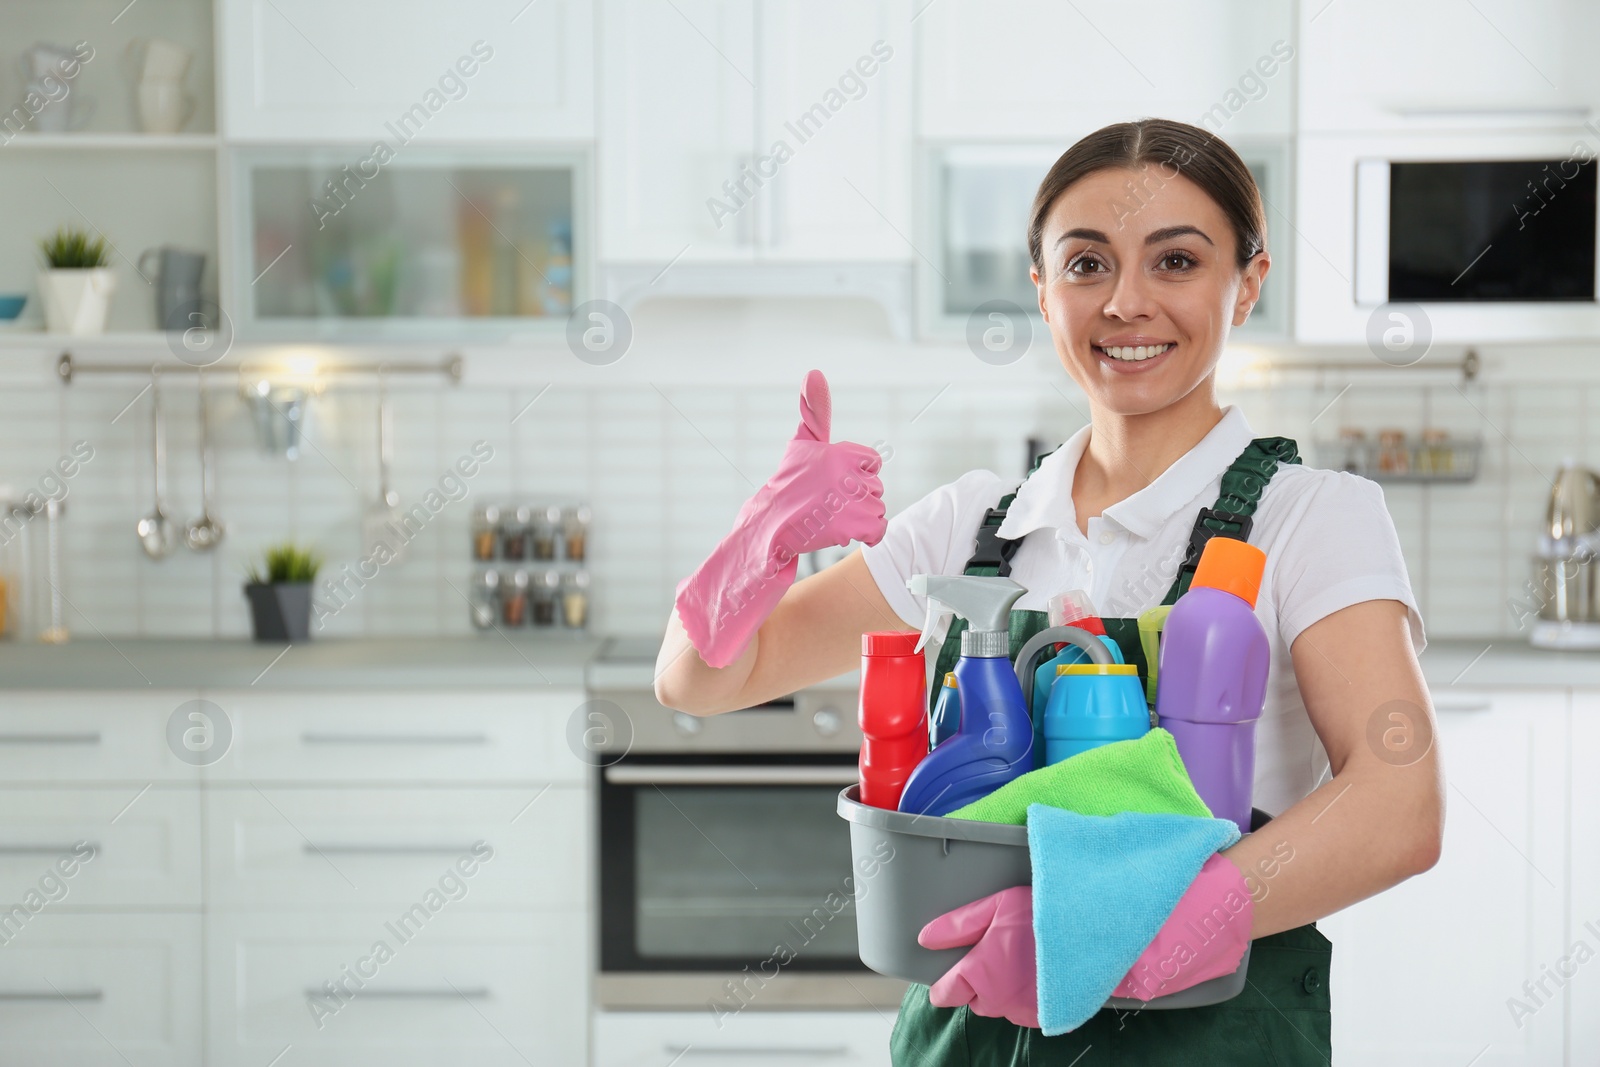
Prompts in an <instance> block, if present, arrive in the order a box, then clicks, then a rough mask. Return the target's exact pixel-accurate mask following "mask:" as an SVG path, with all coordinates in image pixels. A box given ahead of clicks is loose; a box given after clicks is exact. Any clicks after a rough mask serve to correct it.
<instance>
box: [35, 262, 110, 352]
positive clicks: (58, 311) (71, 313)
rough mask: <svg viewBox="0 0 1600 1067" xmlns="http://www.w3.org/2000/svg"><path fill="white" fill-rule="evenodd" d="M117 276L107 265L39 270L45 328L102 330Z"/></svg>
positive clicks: (67, 331)
mask: <svg viewBox="0 0 1600 1067" xmlns="http://www.w3.org/2000/svg"><path fill="white" fill-rule="evenodd" d="M116 288H117V279H116V275H115V274H113V273H112V270H111V268H110V267H87V268H84V267H79V268H73V269H70V270H56V269H51V270H46V271H42V272H40V274H39V296H40V298H41V299H42V300H43V301H44V323H45V330H46V331H48V332H50V333H65V334H72V335H74V336H79V337H82V336H85V335H89V334H99V333H105V331H106V312H107V311H108V310H109V309H110V306H111V294H112V293H113V292H115V291H116Z"/></svg>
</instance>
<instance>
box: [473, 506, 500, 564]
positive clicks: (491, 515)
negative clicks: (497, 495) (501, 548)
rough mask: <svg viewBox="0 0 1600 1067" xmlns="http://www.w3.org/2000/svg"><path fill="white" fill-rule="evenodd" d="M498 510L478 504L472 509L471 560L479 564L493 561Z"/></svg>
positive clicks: (494, 507)
mask: <svg viewBox="0 0 1600 1067" xmlns="http://www.w3.org/2000/svg"><path fill="white" fill-rule="evenodd" d="M499 527H500V508H499V507H498V506H497V505H494V504H479V505H478V506H477V507H475V508H473V509H472V558H473V559H475V560H478V561H479V562H487V561H488V560H492V559H494V544H495V539H496V538H498V537H499V535H500V529H499Z"/></svg>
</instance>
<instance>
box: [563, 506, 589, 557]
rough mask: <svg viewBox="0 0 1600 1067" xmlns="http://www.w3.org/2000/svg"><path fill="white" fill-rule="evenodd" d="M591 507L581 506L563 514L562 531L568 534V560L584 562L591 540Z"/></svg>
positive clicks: (569, 509)
mask: <svg viewBox="0 0 1600 1067" xmlns="http://www.w3.org/2000/svg"><path fill="white" fill-rule="evenodd" d="M589 516H590V512H589V505H587V504H579V505H578V506H577V507H575V508H568V509H567V510H566V511H565V512H563V513H562V529H563V530H564V531H565V533H566V539H565V540H566V552H567V558H568V559H571V560H577V561H579V562H582V560H583V553H584V549H585V548H587V547H588V540H589Z"/></svg>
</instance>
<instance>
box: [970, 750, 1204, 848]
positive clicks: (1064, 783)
mask: <svg viewBox="0 0 1600 1067" xmlns="http://www.w3.org/2000/svg"><path fill="white" fill-rule="evenodd" d="M1029 804H1046V805H1048V806H1050V807H1052V808H1065V809H1066V810H1067V811H1075V812H1077V813H1078V814H1080V815H1102V816H1107V817H1109V816H1112V815H1118V814H1121V813H1122V812H1125V811H1137V812H1143V813H1145V814H1148V815H1194V816H1198V817H1200V818H1204V819H1209V818H1211V809H1209V808H1207V807H1206V805H1205V801H1203V800H1201V799H1200V794H1199V793H1196V792H1195V791H1194V783H1193V782H1191V781H1190V780H1189V772H1188V771H1187V770H1185V769H1184V766H1183V759H1182V757H1180V756H1179V755H1178V743H1177V742H1176V741H1175V740H1173V737H1172V735H1171V734H1170V733H1168V732H1167V731H1166V730H1163V729H1161V727H1159V726H1157V727H1155V728H1154V729H1152V730H1151V731H1150V732H1149V733H1147V734H1145V735H1144V736H1143V737H1140V738H1136V739H1134V740H1132V741H1113V742H1111V743H1110V744H1108V745H1100V746H1099V747H1097V748H1091V749H1090V750H1089V751H1087V752H1080V753H1078V754H1077V755H1076V756H1073V757H1071V758H1069V759H1064V760H1062V761H1061V762H1060V763H1052V764H1050V765H1049V766H1048V767H1041V768H1039V769H1038V770H1036V771H1029V772H1028V773H1027V774H1024V775H1022V776H1021V777H1020V778H1014V779H1012V780H1011V781H1009V782H1007V783H1006V784H1005V785H1003V786H1001V787H1000V788H999V789H996V790H995V791H994V792H993V793H990V794H989V795H988V796H986V797H980V798H979V799H977V800H974V801H973V802H972V803H971V804H968V805H967V806H966V807H964V808H957V809H956V810H955V811H952V812H951V813H950V814H949V816H948V818H951V819H973V820H976V821H978V822H999V823H1008V824H1010V825H1012V826H1024V825H1026V824H1027V822H1028V805H1029Z"/></svg>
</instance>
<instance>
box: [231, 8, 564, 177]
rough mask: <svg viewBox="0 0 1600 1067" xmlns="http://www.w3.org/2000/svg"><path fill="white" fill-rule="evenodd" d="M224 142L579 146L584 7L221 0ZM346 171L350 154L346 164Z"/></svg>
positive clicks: (354, 158) (396, 147) (402, 148)
mask: <svg viewBox="0 0 1600 1067" xmlns="http://www.w3.org/2000/svg"><path fill="white" fill-rule="evenodd" d="M218 14H219V19H220V22H221V27H220V33H219V41H220V42H221V48H222V50H223V56H222V59H223V63H222V67H223V70H224V73H225V80H224V86H223V94H224V103H223V113H224V122H225V125H224V131H225V133H226V135H227V136H228V137H229V138H230V139H231V140H235V141H238V140H256V141H259V140H294V141H350V142H353V143H355V144H356V145H358V146H360V147H361V148H363V149H365V148H368V147H369V146H370V145H371V144H372V143H373V142H374V141H377V140H384V141H387V142H388V143H389V144H390V146H391V147H392V148H394V149H395V150H397V151H404V147H403V146H404V144H405V143H406V142H407V141H409V140H411V139H413V138H414V137H421V138H423V139H425V140H429V141H438V140H474V141H490V140H493V141H500V142H503V141H505V140H507V139H510V140H515V141H529V140H543V141H551V140H555V141H562V140H565V141H572V140H582V139H586V138H588V137H591V136H593V132H594V82H593V80H592V75H593V63H592V57H593V54H594V14H593V8H592V5H591V4H590V2H589V0H539V2H538V3H531V4H527V5H525V6H524V5H522V4H517V3H487V2H485V0H463V2H461V3H454V4H440V3H435V2H432V0H395V2H392V3H388V4H385V5H384V7H383V8H382V12H381V15H380V16H378V17H374V11H373V9H372V8H371V7H369V6H368V5H365V4H357V3H333V4H329V3H324V2H321V0H221V3H220V5H219V12H218ZM356 161H357V158H356V157H352V159H351V163H352V165H353V164H354V163H355V162H356Z"/></svg>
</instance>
